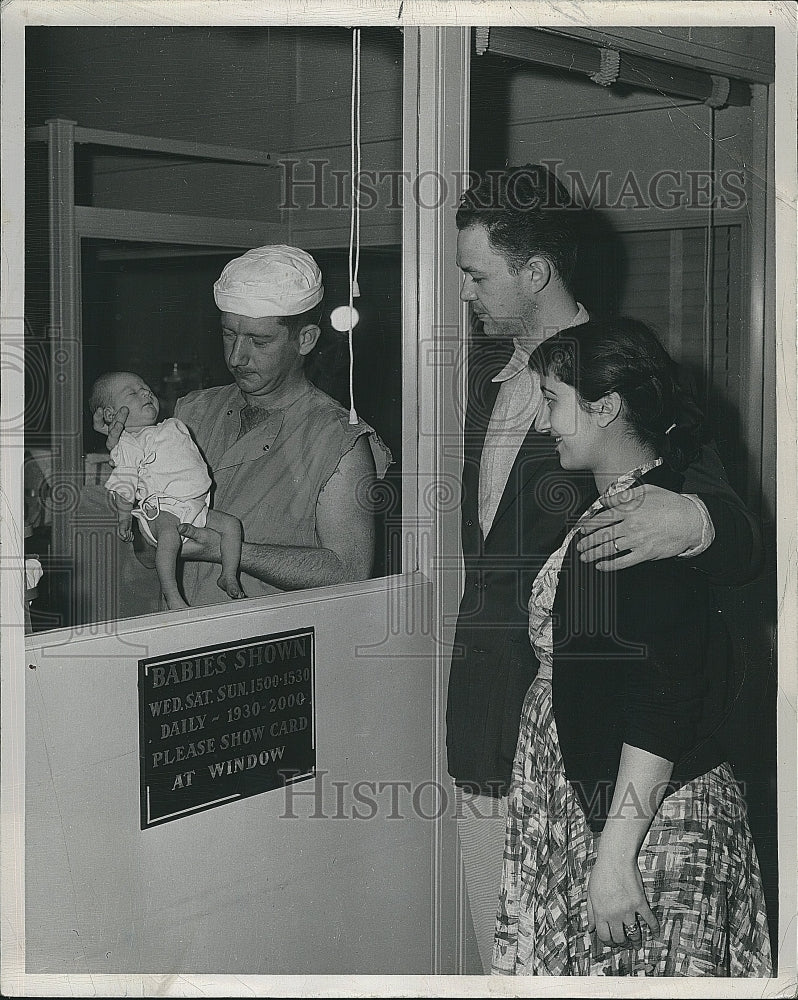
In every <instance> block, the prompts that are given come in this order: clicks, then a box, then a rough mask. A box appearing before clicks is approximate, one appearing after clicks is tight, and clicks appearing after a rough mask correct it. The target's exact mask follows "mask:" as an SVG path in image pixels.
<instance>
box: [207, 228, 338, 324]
mask: <svg viewBox="0 0 798 1000" xmlns="http://www.w3.org/2000/svg"><path fill="white" fill-rule="evenodd" d="M323 296H324V285H323V284H322V283H321V271H320V270H319V266H318V264H317V263H316V261H315V260H314V259H313V258H312V257H311V256H310V254H309V253H305V251H304V250H299V249H297V248H296V247H288V246H270V247H256V248H255V249H254V250H248V251H247V252H246V253H245V254H244V255H243V256H242V257H236V258H235V260H231V261H230V262H229V263H228V264H226V265H225V267H224V270H223V271H222V273H221V274H220V276H219V280H218V281H217V282H216V283H215V284H214V286H213V297H214V299H215V300H216V305H217V306H218V307H219V309H221V311H222V312H228V313H236V314H237V315H238V316H249V317H250V318H251V319H260V318H261V317H262V316H297V315H298V314H299V313H303V312H305V310H306V309H312V308H313V306H315V305H318V303H319V302H321V300H322V298H323Z"/></svg>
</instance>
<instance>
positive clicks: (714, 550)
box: [446, 338, 762, 795]
mask: <svg viewBox="0 0 798 1000" xmlns="http://www.w3.org/2000/svg"><path fill="white" fill-rule="evenodd" d="M477 340H478V342H476V343H475V347H474V350H472V352H471V358H470V362H469V398H468V407H467V411H466V420H465V429H464V430H465V438H464V465H463V482H462V525H461V527H462V546H463V558H464V562H465V588H464V592H463V598H462V601H461V604H460V611H459V616H458V623H457V630H456V633H455V640H454V649H453V653H452V664H451V671H450V674H449V693H448V702H447V709H446V728H447V733H446V744H447V751H448V766H449V773H450V774H451V775H452V777H453V778H454V779H455V781H456V782H457V783H458V784H462V785H464V786H468V787H471V788H473V789H475V790H479V791H481V792H483V793H485V794H490V795H503V794H505V793H506V791H507V788H508V787H509V782H510V776H511V772H512V763H513V757H514V755H515V745H516V741H517V738H518V723H519V720H520V716H521V706H522V704H523V700H524V695H525V694H526V691H527V688H528V687H529V684H530V683H531V681H532V679H533V677H534V676H535V672H536V670H537V660H536V659H535V656H534V653H533V652H532V648H531V646H530V643H529V636H528V633H527V629H528V612H527V602H528V599H529V593H530V590H531V587H532V581H533V580H534V578H535V576H536V575H537V573H538V571H539V570H540V568H541V566H542V565H543V563H544V562H545V561H546V559H547V558H548V557H549V555H550V554H551V553H552V552H553V551H554V550H555V549H556V548H557V546H558V545H559V544H560V542H561V541H562V539H563V537H564V535H565V532H566V530H567V525H568V523H569V522H570V523H573V520H574V519H575V518H576V517H578V516H579V515H580V514H581V513H582V512H583V511H584V510H585V508H586V507H587V506H588V505H589V504H590V503H591V502H592V501H593V500H594V499H595V496H596V490H595V484H594V483H593V478H592V476H591V475H589V474H586V473H574V472H567V471H564V470H563V469H561V468H560V463H559V460H558V458H557V455H556V452H555V450H554V444H553V441H552V439H551V438H550V437H549V436H548V435H543V434H539V433H538V432H537V431H535V430H534V428H531V429H530V431H529V433H528V434H527V436H526V439H525V441H524V443H523V444H522V446H521V448H520V450H519V452H518V456H517V457H516V460H515V463H514V465H513V468H512V470H511V472H510V476H509V479H508V482H507V486H506V488H505V490H504V494H503V496H502V498H501V502H500V503H499V507H498V510H497V512H496V517H495V518H494V521H493V526H492V528H491V530H490V532H489V533H488V537H487V538H483V537H482V531H481V529H480V526H479V518H478V513H477V494H478V484H479V463H480V459H481V456H482V447H483V444H484V441H485V432H486V430H487V426H488V421H489V420H490V414H491V412H492V410H493V405H494V403H495V401H496V395H497V393H498V389H499V385H498V383H495V382H492V381H491V379H492V377H493V376H494V375H495V374H496V372H498V371H499V370H500V369H501V367H502V365H503V364H504V363H505V362H506V360H507V357H508V353H509V352H508V349H507V345H504V344H497V343H494V342H490V341H488V342H486V341H485V340H484V338H478V339H477ZM683 492H685V493H696V494H698V495H699V496H700V497H701V499H702V500H703V501H704V503H705V504H706V506H707V509H708V511H709V514H710V517H711V518H712V522H713V524H714V526H715V541H714V542H713V544H712V545H711V546H710V547H709V549H708V550H707V551H706V552H705V553H703V554H702V555H700V556H698V557H697V558H696V559H694V560H690V562H691V564H692V565H693V566H695V567H696V568H697V569H700V570H701V571H702V572H704V573H706V574H707V575H708V577H710V578H712V579H714V580H716V581H717V582H719V583H723V584H741V583H745V582H747V581H748V580H750V579H752V578H753V577H754V576H755V575H756V574H757V573H758V572H759V570H760V568H761V565H762V544H761V537H760V532H759V527H758V524H757V522H756V520H755V519H754V518H753V517H752V516H751V515H750V514H749V513H748V512H747V511H746V510H745V508H744V507H743V505H742V503H741V501H740V500H739V499H738V497H737V496H736V494H735V493H734V491H733V490H732V489H731V487H730V486H729V483H728V481H727V479H726V476H725V473H724V471H723V466H722V464H721V461H720V458H719V457H718V455H717V452H716V451H715V450H714V448H712V447H711V446H705V447H704V448H703V449H702V452H701V456H700V458H699V460H698V461H697V462H695V463H693V465H691V466H690V468H689V469H688V470H687V472H686V473H685V482H684V490H683ZM622 572H627V571H626V570H624V571H622Z"/></svg>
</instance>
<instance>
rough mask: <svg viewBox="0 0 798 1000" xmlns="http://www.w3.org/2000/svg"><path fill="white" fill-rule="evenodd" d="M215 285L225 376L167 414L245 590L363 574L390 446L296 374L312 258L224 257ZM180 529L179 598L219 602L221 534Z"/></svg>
mask: <svg viewBox="0 0 798 1000" xmlns="http://www.w3.org/2000/svg"><path fill="white" fill-rule="evenodd" d="M213 290H214V297H215V300H216V304H217V306H218V307H219V309H220V310H221V314H222V315H221V324H222V341H223V350H224V359H225V363H226V364H227V367H228V369H229V371H230V374H231V375H232V376H233V378H234V380H235V382H234V384H233V385H226V386H220V387H217V388H213V389H201V390H198V391H197V392H192V393H190V394H189V395H188V396H185V397H184V398H183V399H180V400H178V403H177V406H176V408H175V416H176V417H177V418H178V419H180V420H182V421H183V422H184V423H185V424H186V425H187V426H188V428H189V430H190V431H191V432H192V434H193V436H194V438H195V440H196V442H197V444H198V445H199V447H200V450H201V451H202V453H203V455H204V456H205V460H206V461H207V463H208V465H209V467H210V469H211V473H212V476H213V480H214V490H213V506H214V507H215V508H216V509H218V510H224V511H226V512H227V513H229V514H233V515H234V516H235V517H237V518H238V519H239V520H240V521H241V523H242V525H243V527H244V543H243V548H242V553H241V583H242V586H243V588H244V592H245V594H246V596H247V597H257V596H261V595H265V594H270V593H276V592H280V591H284V590H299V589H303V588H306V587H319V586H325V585H328V584H333V583H342V582H345V581H351V580H362V579H366V578H368V577H369V576H370V574H371V567H372V559H373V549H374V523H373V515H372V512H371V511H370V510H369V505H368V502H367V498H368V496H369V486H370V483H371V482H372V481H373V479H374V477H375V475H376V476H379V477H381V476H382V475H384V473H385V470H386V468H387V466H388V464H389V462H390V453H389V452H388V450H387V448H386V447H385V445H383V444H382V442H381V441H380V439H379V438H378V437H377V435H376V433H375V432H374V430H373V429H372V428H371V427H369V425H368V424H365V423H363V422H362V421H358V422H357V423H354V424H353V423H350V421H349V412H348V411H347V410H345V409H344V408H343V407H342V406H341V405H340V404H339V403H338V402H336V401H335V400H334V399H332V398H331V397H330V396H327V395H326V394H325V393H323V392H321V391H320V390H319V389H317V388H316V387H315V386H314V385H313V384H312V383H311V382H309V381H308V379H307V377H306V376H305V372H304V361H305V358H306V357H307V355H308V354H310V352H311V351H312V350H313V348H314V347H315V346H316V343H317V341H318V339H319V336H320V332H321V331H320V329H319V326H318V322H319V314H320V311H321V307H320V303H321V301H322V298H323V296H324V287H323V285H322V279H321V273H320V271H319V268H318V266H317V264H316V262H315V261H314V260H313V258H312V257H311V256H310V255H309V254H307V253H305V251H303V250H299V249H296V248H295V247H289V246H267V247H258V248H257V249H254V250H250V251H248V252H247V253H245V254H244V255H243V256H242V257H237V258H236V259H235V260H232V261H230V262H229V263H228V264H227V265H226V266H225V268H224V270H223V271H222V274H221V276H220V277H219V280H218V281H217V282H216V284H215V285H214V289H213ZM110 444H113V437H112V436H111V435H109V445H110ZM180 532H181V534H182V535H183V536H184V538H185V542H184V545H183V548H182V551H181V556H182V557H183V558H184V559H186V560H187V562H186V565H185V569H184V574H183V586H184V590H185V596H186V600H187V601H188V603H189V604H191V605H192V606H193V605H202V604H217V603H218V602H219V600H220V599H222V600H223V599H224V595H223V594H222V593H221V591H220V590H219V588H218V586H216V577H217V576H218V575H219V570H218V564H219V562H220V559H221V554H220V549H219V536H218V535H217V534H216V532H214V531H211V530H209V529H207V528H196V527H194V526H192V525H181V527H180ZM220 595H221V596H220Z"/></svg>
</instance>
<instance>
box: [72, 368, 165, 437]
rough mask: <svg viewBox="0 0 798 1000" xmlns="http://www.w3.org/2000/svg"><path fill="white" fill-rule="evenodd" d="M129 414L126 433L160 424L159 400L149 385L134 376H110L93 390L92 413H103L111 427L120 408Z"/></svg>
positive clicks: (119, 373)
mask: <svg viewBox="0 0 798 1000" xmlns="http://www.w3.org/2000/svg"><path fill="white" fill-rule="evenodd" d="M122 406H126V407H127V408H128V410H129V414H128V418H127V420H126V421H125V429H126V430H133V429H135V428H137V427H152V426H153V424H156V423H157V422H158V409H159V406H158V397H157V396H156V395H155V393H154V392H153V391H152V389H150V387H149V386H148V385H147V383H146V382H144V381H143V379H141V378H140V377H139V376H138V375H135V374H134V373H133V372H106V373H105V374H104V375H101V376H100V377H99V378H98V379H97V381H96V382H95V383H94V385H93V386H92V388H91V393H90V394H89V410H90V411H91V412H92V414H94V413H96V412H97V410H98V409H102V411H103V420H104V421H105V423H106V424H109V425H110V424H111V422H112V421H113V419H114V417H115V416H116V413H117V411H118V410H119V408H120V407H122Z"/></svg>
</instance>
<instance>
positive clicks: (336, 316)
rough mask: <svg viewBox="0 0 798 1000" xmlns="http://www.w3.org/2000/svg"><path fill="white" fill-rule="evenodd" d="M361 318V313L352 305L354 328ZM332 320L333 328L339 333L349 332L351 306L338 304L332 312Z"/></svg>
mask: <svg viewBox="0 0 798 1000" xmlns="http://www.w3.org/2000/svg"><path fill="white" fill-rule="evenodd" d="M359 319H360V313H359V312H358V311H357V309H355V307H354V306H352V329H354V328H355V327H356V326H357V322H358V320H359ZM330 322H331V323H332V328H333V330H337V331H338V332H339V333H348V332H349V306H336V307H335V309H333V311H332V312H331V313H330Z"/></svg>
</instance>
